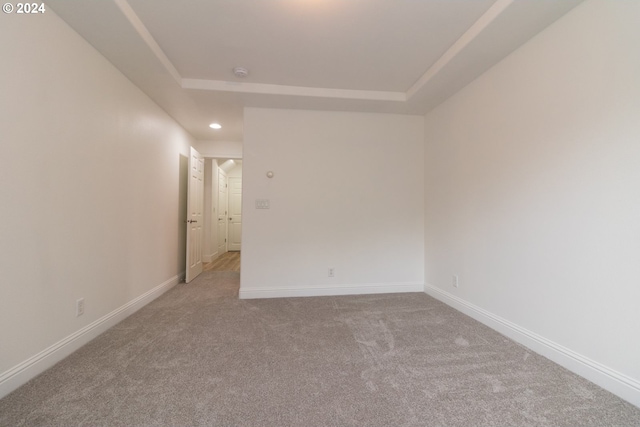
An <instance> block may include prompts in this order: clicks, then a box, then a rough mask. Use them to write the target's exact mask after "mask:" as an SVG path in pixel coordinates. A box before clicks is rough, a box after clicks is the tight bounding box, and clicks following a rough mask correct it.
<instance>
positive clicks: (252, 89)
mask: <svg viewBox="0 0 640 427" xmlns="http://www.w3.org/2000/svg"><path fill="white" fill-rule="evenodd" d="M182 88H183V89H198V90H212V91H222V92H238V93H255V94H261V95H285V96H307V97H318V98H336V99H357V100H367V101H396V102H404V101H406V100H407V95H406V93H404V92H384V91H375V90H351V89H331V88H319V87H303V86H285V85H272V84H264V83H246V82H229V81H224V80H199V79H182Z"/></svg>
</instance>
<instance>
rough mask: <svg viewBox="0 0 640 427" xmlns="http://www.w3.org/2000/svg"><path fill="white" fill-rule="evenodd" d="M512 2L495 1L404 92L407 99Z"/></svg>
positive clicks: (507, 0)
mask: <svg viewBox="0 0 640 427" xmlns="http://www.w3.org/2000/svg"><path fill="white" fill-rule="evenodd" d="M512 3H513V0H497V1H496V2H495V3H494V4H493V5H491V7H490V8H489V9H488V10H487V11H486V12H485V13H484V14H483V15H482V16H481V17H480V18H478V20H477V21H476V22H474V23H473V25H472V26H471V27H469V29H468V30H467V31H465V33H464V34H463V35H462V36H460V38H459V39H458V40H456V42H455V43H454V44H453V45H451V47H450V48H449V49H447V51H446V52H445V53H444V54H443V55H442V56H441V57H440V58H438V60H437V61H436V62H435V63H434V64H433V65H432V66H431V67H429V69H428V70H427V71H425V73H424V74H423V75H422V77H420V78H419V79H418V81H416V82H415V83H414V84H413V86H411V88H409V90H408V91H407V92H406V97H407V99H411V97H412V96H413V95H415V94H416V93H417V92H418V91H420V90H421V89H422V88H423V87H424V86H425V85H426V84H427V83H428V82H429V81H430V80H431V79H432V78H433V77H434V76H435V75H437V74H438V73H439V72H440V70H442V69H443V68H444V67H445V66H446V65H447V64H448V63H449V62H450V61H451V60H452V59H453V58H455V57H456V55H458V54H459V53H460V52H462V50H463V49H464V48H465V47H466V46H468V45H469V43H471V42H472V41H473V39H475V38H476V37H477V36H478V34H480V33H481V32H482V31H484V30H485V29H486V28H487V27H488V26H489V25H491V23H492V22H493V21H494V20H495V19H496V18H497V17H498V16H499V15H500V14H501V13H503V12H504V11H505V10H506V9H507V8H508V7H509V6H511V4H512Z"/></svg>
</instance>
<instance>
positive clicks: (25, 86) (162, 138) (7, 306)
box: [0, 10, 192, 396]
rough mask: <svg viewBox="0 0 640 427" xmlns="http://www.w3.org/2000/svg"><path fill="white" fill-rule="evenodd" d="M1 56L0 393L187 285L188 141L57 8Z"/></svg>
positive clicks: (4, 25)
mask: <svg viewBox="0 0 640 427" xmlns="http://www.w3.org/2000/svg"><path fill="white" fill-rule="evenodd" d="M0 58H2V60H1V61H0V93H2V96H1V97H0V129H1V132H2V137H1V142H0V143H1V144H2V146H1V148H2V155H1V156H0V201H1V202H0V218H2V221H1V222H0V271H1V272H2V274H1V276H2V279H1V281H0V343H1V344H0V346H1V351H0V396H1V395H3V394H6V393H7V392H8V391H10V390H11V389H12V388H15V387H16V386H18V385H20V383H21V382H23V381H25V380H26V379H29V377H30V376H32V375H34V374H37V373H38V371H39V370H41V369H42V368H43V367H46V365H47V364H50V363H52V362H53V361H55V359H56V358H57V357H58V356H61V355H64V353H65V352H68V351H70V349H73V347H74V346H77V345H79V344H78V343H82V341H83V337H84V338H86V337H87V336H89V335H91V332H96V331H99V329H100V327H98V326H97V324H96V323H93V322H96V321H100V320H101V319H102V320H104V319H105V318H104V316H107V315H110V314H112V315H114V317H112V318H110V319H111V321H115V320H117V319H119V318H121V317H118V316H121V315H123V314H126V313H128V312H129V311H130V310H132V309H134V308H135V307H137V306H131V305H129V306H126V305H127V304H132V302H136V301H137V302H138V303H140V302H141V301H142V300H137V298H139V297H141V296H146V297H149V296H150V295H151V294H147V293H148V292H150V291H153V290H156V291H161V290H165V289H168V287H169V286H171V285H172V284H174V283H177V280H178V275H179V274H180V273H181V272H183V271H184V263H185V260H184V251H185V234H184V233H185V228H184V224H183V223H182V220H183V219H184V215H185V212H184V210H185V208H186V171H187V166H186V162H187V156H188V147H189V145H190V143H191V142H192V140H191V138H190V136H189V135H188V134H187V133H186V132H185V131H184V130H183V129H182V128H181V127H180V126H178V125H177V124H176V123H175V122H174V121H173V120H172V119H171V118H169V117H168V116H167V114H165V113H164V111H163V110H161V109H160V108H159V107H158V106H157V105H156V104H154V103H153V102H152V101H150V100H149V98H147V97H146V96H145V95H144V94H143V93H142V92H141V91H140V90H139V89H137V88H136V87H135V86H133V85H132V84H131V83H130V81H129V80H128V79H126V78H125V77H124V76H123V75H122V74H121V73H120V72H118V71H117V70H116V69H115V68H114V67H113V66H112V65H111V64H110V63H108V62H107V60H106V59H104V58H103V57H102V56H101V55H99V54H98V53H97V52H96V51H95V50H94V49H93V48H92V47H91V46H89V45H88V44H87V43H86V42H85V41H84V40H83V39H81V38H80V37H79V36H78V35H77V34H76V33H75V32H74V31H72V30H71V29H70V28H69V27H68V26H67V25H66V24H65V23H64V22H63V21H62V20H60V19H59V18H58V17H57V16H56V15H55V13H54V12H53V11H51V10H47V12H46V13H45V14H42V15H30V16H26V15H25V16H20V15H15V14H12V15H7V14H0ZM154 295H155V294H154ZM82 297H83V298H84V299H85V314H84V315H83V316H81V317H78V318H76V316H75V304H76V300H77V299H78V298H82ZM145 301H146V300H145ZM125 306H126V307H127V308H126V310H125V309H124V308H123V307H125ZM117 310H121V311H119V312H118V313H119V314H118V316H116V315H115V314H114V313H115V312H116V311H117ZM123 310H124V311H123ZM127 310H129V311H127ZM98 323H100V322H98ZM108 324H109V322H106V323H105V322H103V323H101V325H102V326H107V325H108ZM50 346H53V347H50Z"/></svg>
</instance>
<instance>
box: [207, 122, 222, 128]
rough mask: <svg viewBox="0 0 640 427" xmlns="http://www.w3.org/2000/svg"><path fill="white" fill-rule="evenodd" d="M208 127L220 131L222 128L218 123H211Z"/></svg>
mask: <svg viewBox="0 0 640 427" xmlns="http://www.w3.org/2000/svg"><path fill="white" fill-rule="evenodd" d="M209 127H210V128H211V129H222V126H220V123H211V124H210V125H209Z"/></svg>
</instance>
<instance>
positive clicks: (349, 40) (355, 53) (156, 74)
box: [47, 0, 581, 141]
mask: <svg viewBox="0 0 640 427" xmlns="http://www.w3.org/2000/svg"><path fill="white" fill-rule="evenodd" d="M580 1H581V0H497V1H495V0H421V1H419V0H394V1H389V0H269V1H265V0H190V1H175V0H128V1H127V0H99V1H98V0H92V1H89V0H87V1H83V2H79V1H76V0H50V1H48V2H47V4H48V5H49V6H50V7H51V8H52V9H53V10H54V11H55V12H56V13H57V14H58V15H59V16H60V17H61V18H62V19H64V20H65V21H66V22H67V23H69V25H70V26H71V27H73V28H74V29H75V30H76V31H77V32H78V33H79V34H80V35H81V36H83V37H84V38H85V39H86V40H87V41H88V42H89V43H91V44H92V45H93V46H94V47H96V49H98V50H99V51H100V52H101V53H102V54H103V55H104V56H105V57H106V58H107V59H109V60H110V61H111V62H112V63H113V64H114V65H115V66H116V67H118V68H119V69H120V70H121V71H122V72H123V73H124V74H125V75H126V76H127V77H128V78H129V79H130V80H132V81H133V82H134V83H135V84H136V85H138V86H139V87H140V88H141V89H142V90H143V91H144V92H145V93H147V95H149V96H150V97H151V98H152V99H153V100H155V101H156V102H157V103H158V104H159V105H160V106H161V107H162V108H164V109H165V110H166V111H167V112H168V113H169V114H170V115H171V116H173V117H174V118H175V119H176V120H177V121H178V122H179V123H181V124H182V125H183V126H184V127H185V129H187V131H189V132H190V133H191V134H192V135H193V136H194V137H195V138H197V139H200V140H225V141H241V140H242V112H243V108H244V107H246V106H250V107H272V108H305V109H323V110H340V111H364V112H390V113H399V114H424V113H426V112H427V111H429V110H430V109H431V108H433V107H434V106H436V105H438V104H439V103H440V102H442V101H443V100H445V99H446V98H448V97H449V96H451V95H452V94H454V93H455V92H456V91H458V90H459V89H460V88H462V87H463V86H465V85H466V84H467V83H469V82H470V81H471V80H473V79H474V78H476V77H477V76H479V75H480V74H481V73H483V72H484V71H485V70H486V69H488V68H489V67H491V66H492V65H494V64H495V63H496V62H498V61H499V60H500V59H502V58H504V57H505V56H506V55H508V54H509V53H510V52H512V51H513V50H514V49H516V48H517V47H518V46H520V45H521V44H523V43H524V42H526V41H527V40H528V39H530V38H531V37H532V36H534V35H535V34H536V33H538V32H539V31H541V30H542V29H544V28H545V27H546V26H548V25H549V24H550V23H552V22H553V21H555V20H556V19H558V18H559V17H560V16H562V15H563V14H564V13H566V12H567V11H569V10H570V9H571V8H573V7H574V6H575V5H577V4H578V3H579V2H580ZM235 66H244V67H246V68H248V69H249V76H248V77H246V78H244V79H239V78H237V77H235V76H234V75H233V73H232V69H233V67H235ZM214 121H217V122H219V123H221V124H222V126H223V128H222V129H221V130H219V131H215V130H212V129H210V128H209V127H208V125H209V123H211V122H214Z"/></svg>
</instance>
